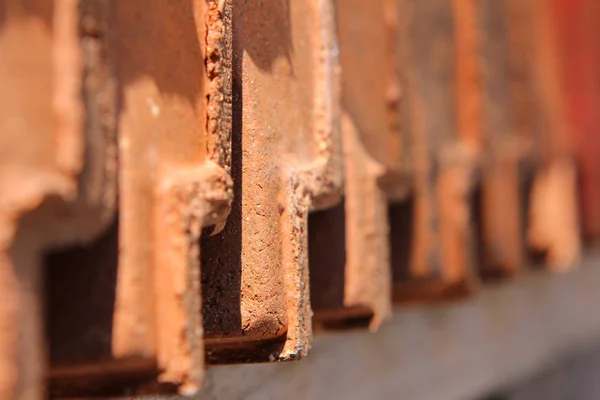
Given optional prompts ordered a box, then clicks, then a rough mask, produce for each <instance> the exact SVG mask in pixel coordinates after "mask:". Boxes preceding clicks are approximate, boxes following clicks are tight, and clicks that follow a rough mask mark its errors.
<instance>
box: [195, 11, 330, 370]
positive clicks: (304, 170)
mask: <svg viewBox="0 0 600 400" xmlns="http://www.w3.org/2000/svg"><path fill="white" fill-rule="evenodd" d="M332 17H333V14H332V10H331V4H330V2H329V1H326V0H304V1H298V2H296V1H294V2H291V1H270V0H264V1H240V2H237V3H236V4H235V7H234V13H233V46H234V50H235V52H234V56H233V57H234V58H233V59H234V63H233V77H234V79H233V98H234V104H233V117H234V119H233V137H232V142H233V149H232V154H233V157H232V165H233V168H232V175H233V177H234V180H235V182H236V188H235V190H236V192H235V198H236V203H234V205H233V210H232V213H231V215H230V218H229V221H228V223H227V225H226V226H225V229H224V231H223V232H222V233H221V234H220V235H216V236H213V237H210V238H205V239H204V241H203V245H202V246H203V252H204V256H203V263H204V264H205V268H204V274H203V290H204V314H205V315H207V318H206V324H205V330H206V333H207V343H208V346H209V357H210V355H211V354H212V355H213V356H215V355H216V354H218V355H220V356H219V357H216V356H215V357H216V358H215V359H220V360H221V362H227V359H228V357H230V360H233V359H235V360H237V361H268V360H269V359H270V360H276V359H295V358H299V357H302V356H303V355H305V354H306V352H307V351H308V348H309V347H310V335H311V324H310V317H311V313H310V303H309V299H308V274H307V273H308V270H307V269H308V249H307V233H308V232H307V218H308V212H309V211H310V209H311V208H312V207H313V206H319V207H327V206H329V205H331V204H333V203H334V202H335V201H336V197H338V196H337V187H338V186H339V182H340V169H339V168H337V165H338V164H337V163H339V161H340V155H339V154H338V152H339V135H338V129H337V124H338V119H337V115H336V108H337V104H336V98H337V88H336V86H335V72H336V71H335V63H334V58H333V47H334V45H335V42H334V38H333V36H332V35H333V32H332V29H333V23H332V22H333V20H332ZM273 341H276V342H277V341H279V343H280V346H279V348H275V349H273V350H272V353H266V354H264V352H263V351H262V350H261V349H263V348H265V347H267V348H271V343H272V342H273ZM224 348H225V350H227V349H229V350H230V353H231V354H230V356H227V355H224V353H223V352H222V351H225V350H224ZM211 349H212V350H211Z"/></svg>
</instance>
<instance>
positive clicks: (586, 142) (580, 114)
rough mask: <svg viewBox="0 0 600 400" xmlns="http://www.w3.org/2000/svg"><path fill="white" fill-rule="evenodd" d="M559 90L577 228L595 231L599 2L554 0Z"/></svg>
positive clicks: (599, 214)
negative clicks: (575, 188) (575, 190)
mask: <svg viewBox="0 0 600 400" xmlns="http://www.w3.org/2000/svg"><path fill="white" fill-rule="evenodd" d="M552 4H553V15H555V19H556V24H555V30H556V36H557V44H558V50H557V52H558V54H559V60H560V75H559V79H560V82H561V89H562V90H561V93H562V94H563V96H564V99H565V107H566V110H565V112H566V120H567V122H566V123H567V125H568V127H569V130H570V132H572V133H573V142H574V144H573V147H574V152H575V155H576V156H577V159H576V162H577V168H578V183H579V186H580V187H579V191H580V192H579V194H580V201H579V203H578V205H579V207H580V210H581V216H582V217H583V218H582V221H581V222H582V231H583V233H584V235H585V237H586V238H587V239H588V240H593V239H598V238H599V237H600V208H598V206H597V204H598V202H599V201H600V184H599V182H600V157H598V154H599V151H600V115H599V114H598V107H599V106H600V75H599V74H598V67H599V66H600V52H599V50H598V46H599V44H600V32H599V28H598V26H599V22H600V8H599V7H598V3H597V2H596V1H593V0H592V1H591V0H577V1H560V0H555V1H553V2H552Z"/></svg>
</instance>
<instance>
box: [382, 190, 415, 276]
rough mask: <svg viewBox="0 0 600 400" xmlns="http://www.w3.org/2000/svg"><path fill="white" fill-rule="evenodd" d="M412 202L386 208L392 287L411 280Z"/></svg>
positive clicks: (408, 200)
mask: <svg viewBox="0 0 600 400" xmlns="http://www.w3.org/2000/svg"><path fill="white" fill-rule="evenodd" d="M414 211H415V210H414V200H413V199H412V197H411V198H409V199H407V200H406V201H403V202H400V203H393V204H390V205H389V208H388V221H389V225H390V236H389V237H390V264H391V267H392V283H393V285H394V286H396V285H401V284H406V283H409V282H410V281H411V280H412V276H411V275H412V274H411V270H410V268H411V266H410V264H411V257H412V248H413V229H414V227H413V225H414Z"/></svg>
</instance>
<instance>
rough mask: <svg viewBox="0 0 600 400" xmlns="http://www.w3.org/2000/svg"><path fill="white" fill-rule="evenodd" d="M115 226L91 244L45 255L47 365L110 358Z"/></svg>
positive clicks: (115, 257)
mask: <svg viewBox="0 0 600 400" xmlns="http://www.w3.org/2000/svg"><path fill="white" fill-rule="evenodd" d="M118 254H119V234H118V221H115V222H114V223H113V224H112V225H111V227H110V228H109V229H108V230H107V232H106V233H104V234H103V235H102V236H101V237H100V238H99V239H98V240H96V241H95V242H93V243H91V244H89V245H85V246H73V247H68V248H64V249H58V250H53V251H51V252H49V253H47V254H46V256H45V260H44V268H45V272H46V278H45V284H46V285H45V287H46V301H45V302H44V303H45V306H46V309H45V315H46V337H47V340H48V343H49V351H50V362H51V364H52V365H61V364H75V363H89V362H91V361H101V360H109V359H111V339H112V323H113V313H114V305H115V295H116V285H117V268H118Z"/></svg>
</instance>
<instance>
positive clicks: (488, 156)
mask: <svg viewBox="0 0 600 400" xmlns="http://www.w3.org/2000/svg"><path fill="white" fill-rule="evenodd" d="M509 3H510V0H500V1H494V0H484V1H481V2H478V3H477V5H478V7H477V8H476V17H477V32H478V33H479V35H478V38H477V43H476V46H475V50H474V51H473V53H472V54H473V55H474V56H475V57H476V58H477V59H476V68H477V70H478V72H479V76H480V82H481V92H482V96H481V97H482V98H481V110H480V118H481V131H482V148H483V149H482V150H483V154H484V155H483V156H482V160H481V161H482V174H481V208H482V210H481V215H480V219H481V232H480V233H481V235H482V237H481V244H482V249H481V251H482V254H481V259H480V262H481V263H482V265H481V270H482V271H483V273H484V274H491V275H497V274H501V275H509V276H510V275H514V274H515V273H517V272H518V271H519V270H520V269H521V268H522V267H523V265H524V264H525V247H524V227H523V215H524V213H525V211H526V210H524V209H523V201H522V199H523V198H524V191H525V185H524V178H523V176H524V172H525V170H524V169H523V168H522V165H523V161H524V158H525V156H526V155H527V153H526V152H525V150H526V149H525V148H524V146H523V143H522V139H521V137H520V135H519V132H518V130H517V124H516V118H515V114H516V112H515V109H516V104H515V101H514V100H513V98H512V97H511V83H512V81H513V79H514V76H511V73H510V71H511V69H510V68H511V49H510V47H511V46H513V45H515V46H516V45H517V44H516V43H514V41H511V40H510V33H509V29H514V30H518V29H519V28H521V26H522V25H523V24H526V23H527V21H524V20H523V19H522V18H518V17H514V18H509V16H510V14H509V11H510V5H509ZM511 25H518V26H517V27H514V28H510V26H511ZM516 34H517V35H522V33H520V32H518V33H516ZM515 40H523V39H522V38H521V37H517V38H515ZM518 56H521V57H522V56H523V54H518Z"/></svg>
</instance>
